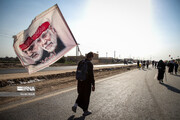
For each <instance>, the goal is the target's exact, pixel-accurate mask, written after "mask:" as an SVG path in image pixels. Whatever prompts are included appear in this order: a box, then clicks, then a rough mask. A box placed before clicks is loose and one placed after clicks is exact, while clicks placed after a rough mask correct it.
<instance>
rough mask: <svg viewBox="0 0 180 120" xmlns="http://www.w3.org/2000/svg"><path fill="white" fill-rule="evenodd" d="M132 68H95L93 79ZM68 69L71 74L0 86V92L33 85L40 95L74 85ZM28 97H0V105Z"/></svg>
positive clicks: (18, 76)
mask: <svg viewBox="0 0 180 120" xmlns="http://www.w3.org/2000/svg"><path fill="white" fill-rule="evenodd" d="M132 69H136V66H126V67H119V68H103V69H96V70H94V76H95V80H96V81H97V80H99V79H101V78H106V77H109V76H113V75H115V74H120V73H123V72H126V71H129V70H132ZM70 71H71V72H72V73H73V74H68V75H67V76H64V77H59V78H56V77H50V78H49V79H46V80H44V81H39V82H34V83H28V84H24V85H22V84H16V85H8V86H5V87H1V88H0V92H5V91H6V92H16V91H17V86H34V87H35V89H36V91H35V94H36V96H38V95H42V94H45V93H48V92H53V91H56V90H59V89H63V88H67V87H71V86H76V84H77V80H76V79H75V73H74V71H72V70H68V71H64V72H69V73H70ZM52 74H53V76H54V75H56V74H61V73H59V72H58V71H51V72H49V71H48V72H42V73H40V72H38V73H36V74H33V75H32V76H31V77H33V76H34V77H37V76H40V75H49V76H50V75H52ZM27 75H28V74H27V73H22V74H14V75H11V76H4V78H3V77H2V76H3V75H1V76H0V78H1V79H2V78H3V79H7V78H9V79H11V78H22V77H27ZM26 98H29V97H20V96H19V97H1V98H0V105H2V104H7V103H9V102H13V101H17V100H21V99H26Z"/></svg>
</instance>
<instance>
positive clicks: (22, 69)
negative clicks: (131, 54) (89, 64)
mask: <svg viewBox="0 0 180 120" xmlns="http://www.w3.org/2000/svg"><path fill="white" fill-rule="evenodd" d="M134 64H136V63H134ZM129 65H132V64H129ZM112 66H124V64H104V65H94V67H95V68H99V67H112ZM126 66H127V65H126ZM76 68H77V66H76V65H75V66H59V67H47V68H45V69H43V70H41V71H56V70H58V71H63V70H72V69H76ZM11 73H27V70H26V69H25V68H17V69H16V68H15V69H0V74H11Z"/></svg>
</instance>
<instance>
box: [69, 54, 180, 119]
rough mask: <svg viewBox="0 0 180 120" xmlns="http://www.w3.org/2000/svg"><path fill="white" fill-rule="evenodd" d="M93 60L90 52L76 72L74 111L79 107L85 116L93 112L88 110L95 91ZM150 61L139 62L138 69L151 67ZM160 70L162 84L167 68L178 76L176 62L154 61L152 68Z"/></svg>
mask: <svg viewBox="0 0 180 120" xmlns="http://www.w3.org/2000/svg"><path fill="white" fill-rule="evenodd" d="M92 58H93V53H92V52H89V53H88V54H87V56H86V59H85V60H82V61H80V62H79V64H78V67H77V71H76V79H77V80H78V82H77V92H78V97H77V99H76V101H75V103H74V105H73V106H72V111H73V112H76V109H77V107H80V108H81V109H82V110H83V112H84V113H83V116H87V115H90V114H91V111H89V110H88V107H89V102H90V95H91V91H95V80H94V73H93V64H92V63H91V60H92ZM149 64H150V61H137V67H138V68H141V67H142V69H144V68H145V66H146V67H147V69H148V67H149ZM154 66H155V68H157V69H158V76H157V79H158V80H159V82H160V83H163V78H164V74H165V70H166V66H168V67H169V70H168V72H169V73H170V74H173V70H174V69H175V74H176V75H177V70H178V63H177V62H176V61H169V62H164V61H163V60H160V61H159V62H157V61H152V67H154Z"/></svg>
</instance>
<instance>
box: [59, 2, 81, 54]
mask: <svg viewBox="0 0 180 120" xmlns="http://www.w3.org/2000/svg"><path fill="white" fill-rule="evenodd" d="M56 7H57V8H58V10H59V13H60V15H61V17H62V19H63V21H64V23H65V25H66V26H67V28H68V30H69V32H70V34H71V35H72V37H73V39H74V41H75V43H76V46H77V48H78V51H79V52H80V54H81V51H80V49H79V46H78V45H79V44H78V43H77V41H76V39H75V37H74V35H73V34H72V31H71V30H70V28H69V26H68V24H67V22H66V20H65V19H64V16H63V14H62V12H61V10H60V8H59V7H58V5H57V4H56ZM81 55H82V54H81Z"/></svg>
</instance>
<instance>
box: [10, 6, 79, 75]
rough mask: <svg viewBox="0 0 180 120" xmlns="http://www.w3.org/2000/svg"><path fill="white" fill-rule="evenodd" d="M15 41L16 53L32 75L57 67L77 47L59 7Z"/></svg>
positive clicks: (47, 13) (34, 21)
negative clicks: (53, 66)
mask: <svg viewBox="0 0 180 120" xmlns="http://www.w3.org/2000/svg"><path fill="white" fill-rule="evenodd" d="M13 37H14V45H13V47H14V50H15V53H16V54H17V56H18V58H19V60H20V61H21V63H22V65H23V66H24V67H25V68H27V70H28V73H29V74H31V73H34V72H37V71H39V70H41V69H44V68H46V67H48V66H49V65H51V64H53V63H54V62H56V61H57V60H59V59H60V58H61V57H62V56H64V55H65V54H66V53H67V52H68V51H69V50H71V49H72V48H73V47H75V46H76V45H77V42H76V41H75V38H74V36H73V34H72V32H71V30H70V29H69V27H68V25H67V23H66V21H65V19H64V17H63V15H62V13H61V11H60V9H59V7H58V5H57V4H56V5H54V6H52V7H51V8H49V9H48V10H46V11H44V12H43V13H41V14H40V15H38V16H36V17H35V19H34V20H33V21H32V23H31V24H30V26H29V27H28V28H27V29H26V30H23V31H22V32H20V33H18V34H17V35H15V36H13Z"/></svg>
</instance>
